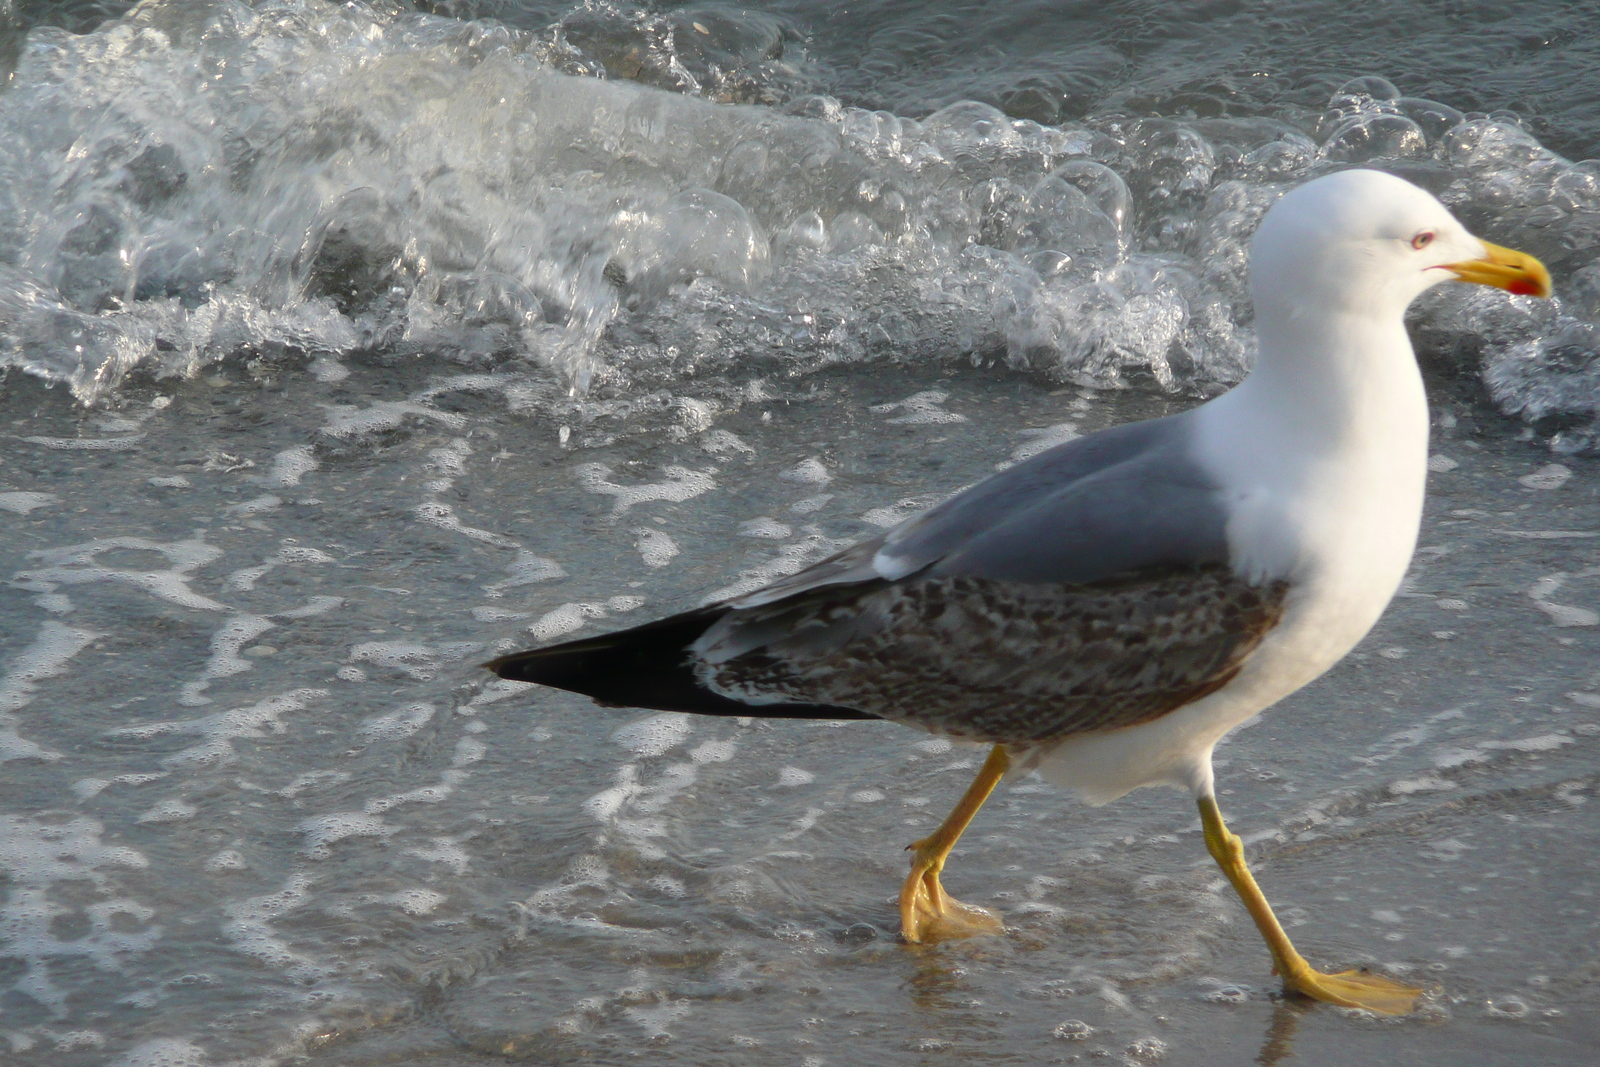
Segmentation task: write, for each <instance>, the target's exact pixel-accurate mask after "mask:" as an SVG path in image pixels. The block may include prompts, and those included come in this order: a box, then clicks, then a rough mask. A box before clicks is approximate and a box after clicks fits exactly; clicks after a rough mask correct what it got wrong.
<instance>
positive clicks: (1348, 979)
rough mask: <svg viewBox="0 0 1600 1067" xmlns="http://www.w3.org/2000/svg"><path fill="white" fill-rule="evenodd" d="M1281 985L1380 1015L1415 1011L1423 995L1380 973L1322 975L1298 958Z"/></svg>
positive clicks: (1305, 994)
mask: <svg viewBox="0 0 1600 1067" xmlns="http://www.w3.org/2000/svg"><path fill="white" fill-rule="evenodd" d="M1283 987H1284V988H1285V989H1286V990H1288V991H1289V992H1291V993H1299V994H1301V995H1303V996H1308V997H1311V998H1312V999H1313V1000H1321V1001H1324V1002H1326V1003H1328V1004H1337V1005H1339V1006H1340V1007H1341V1008H1365V1009H1366V1010H1367V1011H1371V1012H1376V1013H1378V1014H1379V1015H1408V1014H1410V1013H1411V1012H1412V1011H1414V1010H1416V1007H1417V998H1419V997H1420V996H1422V990H1420V989H1416V988H1413V987H1412V986H1408V985H1403V984H1401V983H1400V982H1396V981H1395V980H1394V979H1392V978H1385V977H1384V976H1383V975H1381V974H1370V973H1368V972H1366V971H1340V972H1339V973H1338V974H1323V973H1322V972H1321V971H1315V970H1312V969H1311V966H1310V964H1308V963H1306V962H1305V961H1304V960H1300V961H1299V966H1297V967H1291V968H1289V969H1288V973H1287V974H1285V975H1284V979H1283Z"/></svg>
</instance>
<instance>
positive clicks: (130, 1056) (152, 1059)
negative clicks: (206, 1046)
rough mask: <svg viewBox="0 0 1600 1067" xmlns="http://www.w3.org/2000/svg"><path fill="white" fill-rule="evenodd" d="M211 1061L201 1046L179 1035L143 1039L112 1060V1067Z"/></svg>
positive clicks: (186, 1066)
mask: <svg viewBox="0 0 1600 1067" xmlns="http://www.w3.org/2000/svg"><path fill="white" fill-rule="evenodd" d="M210 1062H211V1061H210V1060H209V1059H208V1058H207V1057H206V1054H205V1051H204V1050H203V1049H201V1048H200V1046H198V1045H196V1044H194V1043H192V1042H190V1041H187V1040H184V1039H183V1038H177V1037H158V1038H156V1039H154V1040H152V1041H141V1042H140V1043H139V1044H137V1045H135V1046H134V1047H133V1048H131V1049H129V1050H128V1051H127V1052H124V1053H123V1054H122V1055H120V1056H118V1057H117V1058H116V1059H115V1060H112V1061H111V1064H110V1067H207V1065H208V1064H209V1063H210Z"/></svg>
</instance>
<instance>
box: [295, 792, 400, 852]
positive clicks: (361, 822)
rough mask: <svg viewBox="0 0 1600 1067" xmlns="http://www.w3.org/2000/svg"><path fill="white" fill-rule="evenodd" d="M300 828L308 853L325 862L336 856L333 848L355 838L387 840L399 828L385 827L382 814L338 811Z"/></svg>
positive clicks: (309, 821) (311, 819)
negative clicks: (332, 846)
mask: <svg viewBox="0 0 1600 1067" xmlns="http://www.w3.org/2000/svg"><path fill="white" fill-rule="evenodd" d="M391 806H392V805H391ZM298 829H299V831H300V832H301V833H302V834H305V835H306V844H305V850H306V853H307V854H308V855H310V856H312V857H314V858H316V859H325V858H327V857H328V856H330V855H332V854H333V850H332V849H331V848H330V847H329V846H330V845H335V844H337V843H339V842H340V841H346V840H348V839H350V838H352V837H388V836H389V835H390V834H392V833H395V832H396V830H397V829H398V827H394V826H389V825H388V824H386V823H385V822H384V821H383V818H382V817H381V815H379V814H373V813H371V812H366V811H335V812H330V813H328V814H326V815H313V816H312V817H311V818H309V819H304V820H302V821H301V823H300V825H299V827H298Z"/></svg>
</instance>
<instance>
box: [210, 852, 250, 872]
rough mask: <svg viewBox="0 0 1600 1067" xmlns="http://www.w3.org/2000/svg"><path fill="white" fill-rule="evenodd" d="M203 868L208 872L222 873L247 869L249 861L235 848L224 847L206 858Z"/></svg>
mask: <svg viewBox="0 0 1600 1067" xmlns="http://www.w3.org/2000/svg"><path fill="white" fill-rule="evenodd" d="M204 868H205V870H206V872H207V873H208V874H224V873H227V872H230V871H247V870H249V869H250V861H249V860H247V859H245V858H244V853H243V852H240V851H239V850H238V849H236V848H225V849H223V850H222V851H220V852H216V853H213V854H212V855H211V856H209V857H207V858H206V862H205V864H204Z"/></svg>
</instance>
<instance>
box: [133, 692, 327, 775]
mask: <svg viewBox="0 0 1600 1067" xmlns="http://www.w3.org/2000/svg"><path fill="white" fill-rule="evenodd" d="M327 696H328V690H326V689H295V690H291V691H290V692H287V693H280V694H278V695H276V696H269V697H266V698H264V699H262V700H259V701H257V702H256V703H254V704H247V705H245V706H243V707H238V708H232V709H230V710H228V711H220V712H217V713H215V714H213V715H205V716H202V717H200V718H197V719H181V720H168V721H163V722H152V723H141V724H140V725H138V726H124V727H120V728H118V729H115V730H109V731H107V733H106V736H108V737H125V738H133V739H139V740H143V739H147V738H152V737H161V736H164V735H167V734H198V735H200V736H201V737H202V738H204V740H203V741H202V742H201V743H200V744H197V745H191V746H189V747H188V748H185V749H183V750H181V751H179V752H176V753H174V754H173V755H170V756H168V757H166V758H165V759H163V760H162V764H163V765H164V766H167V767H173V768H187V767H207V766H210V767H215V766H225V765H227V764H230V763H233V762H234V761H235V760H237V759H238V753H236V752H235V751H234V748H233V742H234V741H236V740H239V739H241V738H255V737H266V736H268V735H269V734H282V733H284V732H285V731H286V730H287V729H288V728H287V727H286V726H285V725H284V724H283V719H282V717H283V716H284V715H287V714H288V713H290V712H293V711H303V710H305V709H306V708H307V707H309V706H310V705H311V704H312V703H313V702H315V701H318V700H322V699H324V698H325V697H327Z"/></svg>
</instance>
